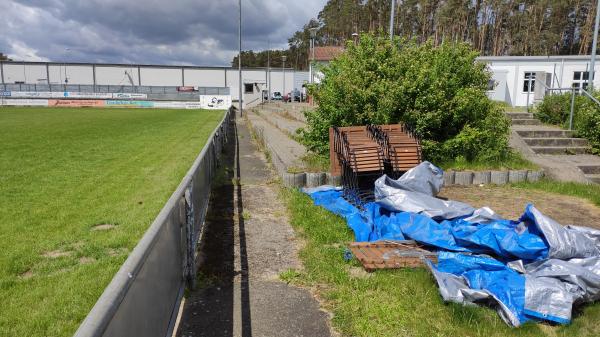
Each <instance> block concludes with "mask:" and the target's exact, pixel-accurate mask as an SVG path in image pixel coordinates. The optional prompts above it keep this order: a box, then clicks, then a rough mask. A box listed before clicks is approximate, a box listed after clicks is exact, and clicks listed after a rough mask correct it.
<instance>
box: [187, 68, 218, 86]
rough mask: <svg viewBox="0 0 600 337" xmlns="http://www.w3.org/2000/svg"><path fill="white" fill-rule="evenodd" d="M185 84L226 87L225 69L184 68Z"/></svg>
mask: <svg viewBox="0 0 600 337" xmlns="http://www.w3.org/2000/svg"><path fill="white" fill-rule="evenodd" d="M184 77H185V85H191V86H198V87H226V86H227V84H226V83H225V70H224V69H223V68H220V69H189V68H188V69H184Z"/></svg>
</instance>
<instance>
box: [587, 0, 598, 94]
mask: <svg viewBox="0 0 600 337" xmlns="http://www.w3.org/2000/svg"><path fill="white" fill-rule="evenodd" d="M599 21H600V0H598V2H597V3H596V24H595V25H594V41H593V42H592V61H591V64H590V69H591V70H590V72H589V73H588V74H589V77H588V78H591V81H590V84H589V87H590V91H591V90H593V89H594V72H595V70H596V68H595V67H596V48H597V45H598V22H599Z"/></svg>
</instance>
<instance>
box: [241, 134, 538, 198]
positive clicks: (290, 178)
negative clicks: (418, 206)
mask: <svg viewBox="0 0 600 337" xmlns="http://www.w3.org/2000/svg"><path fill="white" fill-rule="evenodd" d="M250 125H251V127H252V129H253V130H254V132H255V135H256V137H257V138H258V139H259V141H260V142H261V143H262V144H263V146H264V148H265V149H266V150H267V151H269V153H270V154H271V161H272V162H273V165H274V166H275V169H276V170H277V173H278V174H279V176H280V177H281V179H282V180H283V185H284V186H286V187H290V188H302V187H317V186H321V185H324V184H327V185H333V186H340V185H341V182H342V179H341V177H340V176H332V175H331V174H330V173H329V172H299V173H289V172H288V171H287V167H286V166H285V164H284V163H283V160H281V158H279V157H278V156H277V153H275V151H272V149H271V148H270V147H269V144H268V143H267V142H266V141H265V139H264V137H263V135H262V128H261V127H255V126H253V125H252V123H250ZM543 176H544V171H543V170H538V171H533V170H508V171H495V170H490V171H454V170H448V171H444V186H451V185H460V186H469V185H505V184H508V183H520V182H526V181H527V182H536V181H539V180H540V179H541V178H542V177H543Z"/></svg>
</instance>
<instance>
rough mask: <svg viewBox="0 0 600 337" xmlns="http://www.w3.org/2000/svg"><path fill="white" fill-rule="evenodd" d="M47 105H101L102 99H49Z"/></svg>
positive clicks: (77, 106) (102, 104)
mask: <svg viewBox="0 0 600 337" xmlns="http://www.w3.org/2000/svg"><path fill="white" fill-rule="evenodd" d="M48 106H63V107H73V108H81V107H103V106H104V101H102V100H98V99H49V100H48Z"/></svg>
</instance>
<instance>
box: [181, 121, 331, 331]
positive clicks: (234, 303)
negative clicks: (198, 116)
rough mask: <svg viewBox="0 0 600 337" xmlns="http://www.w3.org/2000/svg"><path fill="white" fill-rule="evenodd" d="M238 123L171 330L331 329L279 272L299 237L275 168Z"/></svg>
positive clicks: (295, 262) (291, 262)
mask: <svg viewBox="0 0 600 337" xmlns="http://www.w3.org/2000/svg"><path fill="white" fill-rule="evenodd" d="M236 125H237V131H238V132H237V142H235V145H233V148H229V149H228V154H227V155H226V157H227V158H226V159H225V161H224V166H225V168H224V169H223V175H222V176H221V177H220V178H219V181H218V182H216V183H215V187H214V189H213V197H212V199H211V203H210V206H209V214H208V215H207V221H206V224H205V230H204V233H203V238H202V244H201V246H200V248H199V256H200V269H199V275H198V284H199V287H198V289H196V290H195V291H192V292H191V293H190V294H189V295H188V296H186V299H185V304H184V309H183V313H182V317H181V322H180V324H179V329H178V332H177V335H178V336H182V337H183V336H231V337H234V336H235V337H237V336H240V337H250V336H257V337H258V336H265V337H270V336H273V337H280V336H281V337H288V336H289V337H300V336H307V337H308V336H331V331H330V327H329V319H328V318H329V315H328V313H326V312H324V311H322V310H320V308H319V303H318V302H317V300H316V299H315V298H314V297H313V296H312V294H311V293H310V292H309V291H308V290H306V289H302V288H297V287H293V286H290V285H288V284H286V283H284V282H281V281H280V280H279V278H278V275H279V274H280V273H281V272H283V271H286V270H288V269H290V268H296V269H297V268H302V265H301V263H300V261H299V259H298V245H297V243H298V242H297V238H296V235H295V233H294V231H293V229H292V227H291V226H290V224H289V222H288V220H287V216H286V214H287V212H286V209H285V206H284V204H283V203H282V201H281V200H280V198H279V196H278V187H277V185H275V184H274V183H273V179H274V177H275V174H274V172H273V171H272V170H271V169H270V168H269V166H268V163H267V161H266V159H265V158H264V156H263V155H262V153H261V152H259V150H258V148H257V146H256V144H255V143H254V142H253V141H252V140H251V135H250V132H249V130H248V128H247V125H246V124H245V121H238V122H237V123H236ZM231 143H234V142H231ZM236 149H237V150H238V151H237V152H236V151H234V150H236ZM230 153H234V155H231V154H230Z"/></svg>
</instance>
